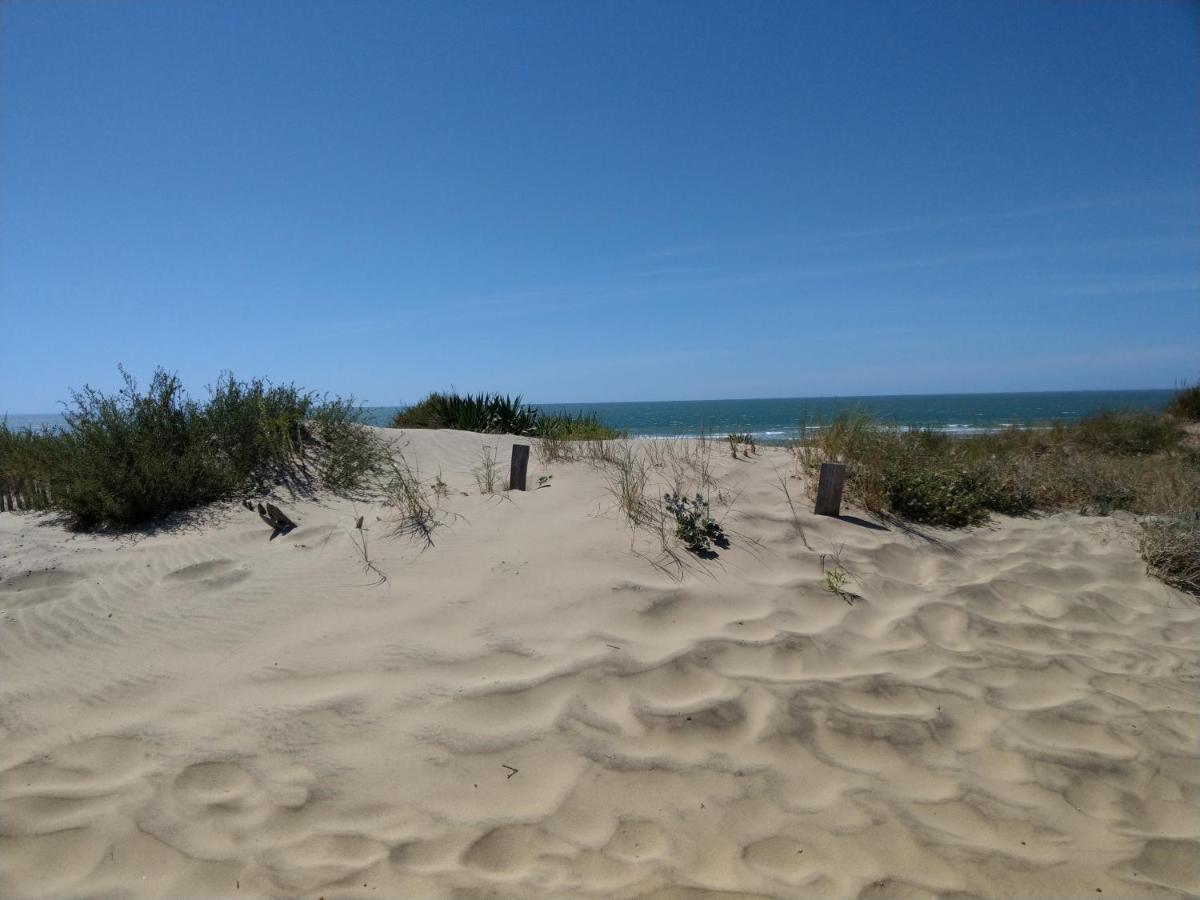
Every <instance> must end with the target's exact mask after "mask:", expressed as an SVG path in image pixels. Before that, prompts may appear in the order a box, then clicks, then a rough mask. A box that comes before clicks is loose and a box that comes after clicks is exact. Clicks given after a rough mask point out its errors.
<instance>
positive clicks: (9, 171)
mask: <svg viewBox="0 0 1200 900" xmlns="http://www.w3.org/2000/svg"><path fill="white" fill-rule="evenodd" d="M0 307H2V316H0V328H2V329H3V332H4V339H3V347H4V349H3V351H2V352H0V411H3V410H8V411H10V412H14V413H16V412H36V411H50V410H54V409H56V408H57V402H58V401H59V400H62V399H65V398H66V397H67V392H68V388H69V387H71V386H81V385H83V384H84V383H85V382H86V383H90V384H92V385H94V386H99V387H104V388H111V387H113V386H115V385H116V384H117V379H118V374H117V370H116V366H117V363H118V362H120V363H124V365H125V366H126V367H127V368H128V369H129V370H130V371H132V372H134V373H135V374H137V375H139V376H141V377H142V378H143V380H144V379H146V378H148V376H149V374H150V373H151V372H152V370H153V368H154V367H155V366H156V365H163V366H165V367H167V368H170V369H173V370H176V371H178V372H179V373H180V375H181V376H182V377H183V378H184V380H185V383H187V384H188V385H189V386H191V387H193V389H194V390H195V391H196V392H198V393H201V392H202V389H203V386H204V385H206V384H208V383H211V381H212V380H213V377H214V376H215V375H216V374H217V372H218V371H220V370H222V369H232V370H233V371H234V372H236V373H237V374H239V375H243V376H249V375H253V374H261V375H267V376H269V377H272V378H274V379H276V380H286V381H297V382H299V383H301V384H303V385H305V386H308V387H312V388H319V389H322V390H328V391H332V392H339V393H342V394H347V393H353V394H354V395H356V396H357V397H359V398H361V399H363V400H365V401H367V402H370V403H372V404H395V403H400V402H405V401H411V400H414V399H417V398H419V397H420V396H421V395H423V394H424V393H425V392H427V391H428V390H430V389H434V388H444V387H447V386H450V385H454V386H457V387H458V388H460V389H464V390H483V389H492V390H500V391H509V392H521V393H524V394H525V395H526V397H528V398H530V399H532V400H535V401H564V402H565V401H588V400H631V399H696V398H716V397H747V396H806V395H807V396H814V395H829V394H838V395H851V394H881V393H913V392H951V391H992V390H995V391H1006V390H1039V389H1087V388H1098V389H1103V388H1122V387H1128V388H1135V387H1169V386H1171V385H1172V384H1173V383H1174V382H1176V381H1177V380H1179V379H1182V378H1193V377H1195V376H1196V375H1197V374H1198V373H1200V5H1198V4H1194V3H1184V2H1178V3H1172V2H1168V3H1155V2H1149V3H1126V2H1116V3H1103V2H1063V3H1055V2H1048V0H1038V2H1028V3H1024V2H1019V0H1004V2H996V3H988V2H970V3H962V2H945V3H874V2H871V3H865V2H864V3H856V2H828V3H820V4H818V3H802V2H799V0H789V2H784V3H768V2H755V3H743V2H728V3H692V2H688V3H682V2H681V3H669V2H649V0H641V2H635V3H616V2H609V0H605V2H590V3H583V2H576V3H559V2H545V3H534V4H523V3H494V2H487V3H454V2H448V0H440V2H436V3H429V4H416V3H392V2H358V0H330V2H322V3H311V2H297V0H286V2H264V0H237V2H233V3H217V2H209V0H194V2H176V0H108V2H84V0H76V2H72V0H55V2H32V0H5V2H3V3H0Z"/></svg>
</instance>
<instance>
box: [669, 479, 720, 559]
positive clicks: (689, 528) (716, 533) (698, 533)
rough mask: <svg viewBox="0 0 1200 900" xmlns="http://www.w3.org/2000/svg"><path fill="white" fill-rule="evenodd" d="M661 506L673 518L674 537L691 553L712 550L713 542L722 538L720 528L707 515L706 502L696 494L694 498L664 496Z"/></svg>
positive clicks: (674, 495) (672, 495) (675, 495)
mask: <svg viewBox="0 0 1200 900" xmlns="http://www.w3.org/2000/svg"><path fill="white" fill-rule="evenodd" d="M663 505H664V506H665V507H666V508H667V512H669V513H670V514H671V515H672V516H674V517H675V536H676V537H678V538H679V539H680V540H681V541H682V542H683V545H684V546H685V547H687V549H689V550H691V551H692V552H693V553H704V552H708V551H710V550H712V545H713V542H714V541H719V540H721V539H722V538H723V537H724V533H723V532H722V530H721V526H720V525H719V524H718V523H717V521H716V520H715V519H713V517H712V516H711V515H710V514H709V511H708V501H707V500H705V499H704V496H703V495H702V494H700V493H697V494H696V496H695V497H694V498H690V499H689V498H688V497H683V496H680V495H679V494H664V495H663Z"/></svg>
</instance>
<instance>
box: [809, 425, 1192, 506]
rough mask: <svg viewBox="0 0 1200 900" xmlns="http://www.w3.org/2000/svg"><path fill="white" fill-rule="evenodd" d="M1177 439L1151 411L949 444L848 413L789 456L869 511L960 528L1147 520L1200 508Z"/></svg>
mask: <svg viewBox="0 0 1200 900" xmlns="http://www.w3.org/2000/svg"><path fill="white" fill-rule="evenodd" d="M1183 436H1184V432H1183V430H1182V428H1181V426H1180V425H1179V423H1178V422H1177V421H1175V420H1173V419H1171V418H1169V417H1166V416H1155V415H1151V414H1133V415H1129V414H1111V413H1110V414H1101V415H1098V416H1093V417H1090V418H1088V419H1085V420H1084V421H1082V422H1080V423H1078V424H1074V425H1066V424H1056V425H1054V426H1052V427H1050V428H1044V429H1019V428H1010V429H1006V430H1004V431H1000V432H996V433H992V434H980V435H970V436H965V437H950V436H948V435H945V434H940V433H935V432H928V431H904V430H901V429H898V428H892V427H888V426H885V425H881V424H879V423H877V422H875V421H873V420H872V419H871V418H870V417H869V416H867V415H864V414H860V413H853V414H849V415H845V416H842V417H841V418H839V419H837V420H835V421H834V422H833V423H831V424H830V425H829V427H828V428H825V429H823V430H822V431H820V432H818V433H816V435H815V436H812V437H810V438H809V439H808V440H807V441H806V442H804V443H802V444H800V445H798V446H796V448H795V450H796V452H797V454H798V457H799V459H800V461H801V462H802V463H803V464H804V465H806V466H807V467H808V469H809V471H810V472H812V473H814V474H815V472H816V469H817V467H818V465H819V463H820V462H822V461H826V460H830V461H840V462H842V463H844V464H845V466H846V490H847V493H848V496H850V497H852V498H853V499H854V500H856V501H857V502H859V503H861V504H862V505H863V506H865V507H866V508H867V509H870V510H872V511H875V512H880V513H893V514H895V515H898V516H901V517H903V518H906V519H909V520H910V521H913V522H922V523H927V524H932V525H943V526H948V527H958V526H963V525H971V524H978V523H980V522H982V521H984V520H985V519H986V518H987V517H988V515H989V514H991V513H1003V514H1007V515H1027V514H1029V513H1032V512H1036V511H1050V510H1057V509H1069V508H1075V509H1078V510H1081V511H1085V512H1089V513H1095V514H1101V515H1107V514H1108V513H1111V512H1112V511H1113V510H1116V509H1126V510H1130V511H1132V512H1136V513H1141V514H1153V513H1162V512H1167V511H1171V510H1174V509H1177V508H1179V506H1180V504H1184V505H1188V504H1192V505H1194V504H1196V503H1200V464H1198V463H1197V461H1196V457H1197V454H1196V453H1195V451H1194V450H1193V449H1192V448H1189V447H1188V446H1186V445H1185V444H1184V443H1183Z"/></svg>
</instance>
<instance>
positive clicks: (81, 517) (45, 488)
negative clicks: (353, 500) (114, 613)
mask: <svg viewBox="0 0 1200 900" xmlns="http://www.w3.org/2000/svg"><path fill="white" fill-rule="evenodd" d="M121 374H122V377H123V379H124V386H123V387H122V388H121V389H120V390H118V391H116V392H115V393H112V394H106V393H104V392H102V391H99V390H96V389H94V388H91V387H84V388H83V390H81V391H77V392H74V393H73V394H72V403H71V405H70V407H69V408H68V410H67V411H66V413H65V414H64V418H65V419H66V423H67V424H66V429H65V430H62V431H42V432H32V431H25V432H14V431H11V430H10V429H8V427H7V425H4V426H2V427H0V472H3V473H4V474H5V475H6V477H10V478H14V479H19V480H26V481H29V482H34V483H37V484H39V485H41V488H40V489H39V492H38V493H37V496H39V497H40V498H43V500H44V504H45V505H46V506H48V507H51V508H56V509H61V510H63V511H64V512H67V513H69V514H70V515H71V516H73V517H74V519H75V520H76V522H77V523H78V524H79V525H80V526H84V527H87V526H93V525H98V524H105V525H116V526H128V525H134V524H137V523H140V522H145V521H147V520H150V519H153V518H156V517H159V516H162V515H165V514H167V513H171V512H176V511H179V510H184V509H189V508H192V507H195V506H199V505H201V504H204V503H207V502H210V501H212V500H217V499H220V498H224V497H229V496H231V495H233V494H234V493H236V492H238V491H240V490H243V489H246V488H252V487H255V486H260V485H264V484H265V483H267V482H269V481H272V480H278V479H294V480H299V481H304V482H307V481H308V480H309V471H308V467H307V462H308V459H310V458H311V459H313V461H314V462H315V465H316V469H317V472H318V475H319V477H320V478H321V479H322V481H323V483H325V484H326V486H328V487H330V488H331V489H333V490H347V489H351V488H354V487H357V486H359V485H361V484H363V483H365V482H366V480H367V479H368V477H369V476H370V475H371V473H372V472H373V471H374V469H375V468H376V467H377V466H378V464H379V462H380V460H381V459H382V456H383V451H382V449H381V448H380V445H379V442H378V440H377V438H375V436H374V433H373V432H371V431H369V429H366V428H365V427H363V426H361V425H359V424H358V423H357V420H356V415H355V412H354V410H353V406H352V403H351V402H350V401H342V400H332V401H329V400H320V399H318V398H317V397H316V396H315V395H313V394H310V393H307V392H304V391H301V390H299V389H297V388H296V387H295V386H293V385H273V384H271V383H269V382H267V381H265V380H263V379H254V380H251V381H246V382H242V381H238V380H236V379H235V378H234V377H233V376H232V375H228V374H225V375H222V376H221V378H220V379H219V380H218V381H217V383H216V385H215V386H214V387H212V388H210V389H209V396H208V399H207V400H206V401H205V402H200V401H197V400H194V399H192V398H191V397H190V396H188V394H187V393H186V392H185V391H184V389H183V385H182V383H181V382H180V380H179V378H178V377H177V376H176V375H173V374H171V373H168V372H166V371H165V370H162V369H159V370H157V371H156V372H155V373H154V377H153V378H152V379H151V381H150V383H149V385H148V386H147V387H146V389H145V390H144V391H142V390H140V389H139V388H138V385H137V383H136V382H135V381H134V379H133V378H132V376H130V375H129V374H128V373H127V372H125V371H124V370H121Z"/></svg>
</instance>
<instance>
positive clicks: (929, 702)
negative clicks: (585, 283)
mask: <svg viewBox="0 0 1200 900" xmlns="http://www.w3.org/2000/svg"><path fill="white" fill-rule="evenodd" d="M392 436H393V437H395V436H397V433H392ZM401 440H403V441H405V442H407V447H406V451H405V452H406V454H407V456H408V458H409V459H410V461H413V462H415V463H417V464H418V465H419V466H420V469H421V471H422V474H423V475H425V476H427V477H430V478H432V477H433V476H434V475H435V474H437V472H438V470H439V468H440V470H441V474H442V477H443V478H444V480H445V481H446V483H447V484H448V485H449V487H450V489H451V491H450V495H449V496H448V497H447V498H446V499H445V500H444V501H443V506H444V508H445V510H446V511H447V514H448V515H449V517H450V520H449V521H448V522H447V524H446V526H445V527H444V528H442V529H440V530H439V531H438V532H437V533H436V534H435V536H434V540H435V542H436V543H435V546H433V547H430V548H425V549H422V547H421V546H420V545H419V544H418V543H417V542H415V541H413V540H411V539H409V538H403V537H389V535H388V532H389V530H390V525H389V520H390V519H391V518H392V516H393V513H392V511H390V510H389V509H387V508H385V507H383V506H381V505H380V504H378V503H372V502H365V501H360V502H357V503H352V502H351V501H349V500H337V499H332V498H330V497H327V496H324V495H321V496H318V497H317V498H315V499H305V500H302V501H297V502H290V501H288V500H287V498H286V496H284V497H283V498H282V500H280V505H281V506H282V507H283V508H284V509H285V510H286V511H287V512H288V513H289V514H290V515H291V516H292V517H293V518H294V519H295V520H296V521H297V522H298V523H299V528H298V529H297V530H295V531H294V532H292V533H290V534H287V535H283V536H280V537H277V538H276V539H274V540H269V539H268V538H269V530H268V529H267V527H266V526H265V525H264V524H263V522H262V521H261V520H260V519H259V517H258V515H257V514H256V513H252V512H249V511H247V510H245V509H243V508H242V507H241V506H240V505H237V504H232V503H231V504H225V505H221V506H217V507H213V508H211V509H208V510H205V511H203V512H202V513H201V514H198V515H195V516H189V517H184V518H183V519H182V520H181V521H179V522H177V523H175V524H174V525H173V526H172V527H168V528H162V529H159V530H157V531H153V530H152V531H150V532H147V533H141V534H137V535H130V536H124V537H118V538H114V537H105V536H95V535H76V534H72V533H71V532H69V531H67V530H66V529H65V528H63V527H62V525H61V524H60V523H57V522H55V521H54V519H53V518H51V517H47V516H38V515H27V514H18V515H10V514H5V515H0V667H2V670H0V675H2V681H0V896H3V897H6V898H15V897H238V898H252V897H311V898H317V897H325V898H329V900H332V898H335V897H337V898H350V897H474V896H487V897H575V896H601V897H634V896H650V897H716V896H736V897H747V896H766V897H904V898H908V897H913V898H916V897H933V896H941V897H956V896H986V897H999V896H1005V897H1085V896H1087V897H1093V896H1097V895H1098V894H1101V893H1102V894H1104V895H1106V896H1115V897H1173V896H1181V895H1189V894H1194V893H1196V892H1197V891H1200V872H1198V868H1197V867H1198V865H1200V812H1198V810H1200V804H1198V801H1200V765H1198V759H1197V755H1198V746H1200V740H1198V739H1200V702H1198V699H1200V698H1198V684H1197V651H1200V629H1198V627H1197V625H1198V620H1200V608H1198V607H1197V604H1196V602H1195V601H1194V600H1193V599H1191V598H1188V597H1187V596H1185V595H1184V594H1181V593H1179V592H1178V591H1175V590H1173V589H1171V588H1168V587H1166V586H1164V585H1162V584H1160V583H1158V582H1156V581H1154V580H1153V579H1151V578H1149V577H1147V575H1146V574H1145V573H1144V569H1143V566H1142V564H1141V562H1140V561H1139V559H1138V556H1137V552H1136V546H1135V537H1134V534H1135V531H1134V528H1133V526H1132V522H1131V521H1130V520H1128V519H1125V518H1119V517H1118V518H1099V517H1097V518H1087V517H1081V516H1078V515H1074V514H1070V515H1065V514H1064V515H1054V516H1049V517H1045V518H1041V519H1003V518H1002V519H999V520H998V521H996V522H995V523H994V524H993V525H991V526H989V527H985V528H978V529H974V530H967V531H959V532H941V531H926V532H909V531H905V530H901V529H897V528H895V527H888V528H883V527H878V526H877V525H873V523H871V522H870V521H869V519H868V517H867V516H866V515H865V514H863V513H861V512H857V513H856V512H855V511H854V510H848V512H849V513H851V514H853V516H856V517H857V518H845V519H841V520H838V519H831V518H817V517H815V516H812V515H809V514H807V513H802V514H801V516H800V524H801V525H802V526H803V527H804V528H805V533H806V537H807V541H808V543H809V545H810V547H811V549H809V548H806V547H805V546H804V543H803V542H802V541H801V539H800V537H799V535H798V532H797V529H796V526H795V522H794V521H793V517H792V514H791V511H790V509H789V507H788V504H787V502H786V500H785V498H784V496H783V492H782V491H781V490H780V489H779V485H778V481H777V476H776V472H777V471H784V472H786V471H787V470H788V459H789V458H788V456H787V455H786V453H785V452H784V451H782V450H763V451H761V453H760V456H759V457H758V458H757V459H751V460H738V461H736V462H735V461H734V460H732V459H730V458H729V455H728V451H727V449H725V448H723V447H721V446H717V447H716V448H715V449H714V456H713V464H714V469H715V471H716V473H717V474H718V475H719V476H720V479H721V485H722V493H723V496H724V497H725V498H726V499H727V500H732V507H731V510H730V511H729V513H728V514H727V516H726V519H725V523H726V525H727V526H728V528H729V530H730V531H731V533H732V534H731V546H730V547H729V548H728V549H725V550H721V551H720V554H719V556H718V557H717V558H716V559H711V560H695V559H693V560H692V561H691V562H690V563H689V564H688V566H687V568H686V570H685V571H684V572H683V573H682V575H681V576H680V575H678V573H676V572H675V571H674V570H672V569H671V567H670V566H669V565H666V566H664V565H662V562H663V560H662V559H660V556H661V553H660V552H658V551H661V546H659V547H658V551H656V547H655V541H654V539H653V538H652V537H650V536H647V535H644V534H643V535H633V534H632V533H631V532H630V530H629V528H628V527H627V526H626V525H625V524H624V523H623V521H622V519H621V517H620V516H619V515H618V514H617V513H616V511H615V510H614V508H613V504H612V500H611V498H610V497H609V495H608V494H607V492H606V490H605V477H604V475H603V473H602V472H600V471H597V470H596V469H594V468H592V467H591V466H589V465H587V464H586V463H556V464H554V465H551V466H549V467H547V466H543V465H541V464H540V463H539V462H538V461H537V459H536V458H535V459H534V460H532V461H531V469H530V480H531V482H533V483H536V479H537V476H539V475H542V474H552V475H553V479H552V480H551V481H550V485H551V486H549V487H545V488H542V489H539V490H531V491H529V492H527V493H523V494H519V493H515V494H513V495H512V496H509V497H507V498H502V497H496V496H490V497H489V496H483V495H481V494H480V493H479V491H478V489H477V488H476V486H475V484H474V482H473V480H472V477H471V475H470V470H471V468H472V467H473V466H475V465H477V463H478V457H479V451H480V447H481V446H482V445H483V443H485V441H486V442H487V443H490V444H496V445H498V446H499V453H500V457H501V459H504V460H507V454H508V448H509V446H510V445H511V443H512V441H511V439H507V438H501V439H491V440H489V439H485V438H483V437H480V436H478V435H471V434H464V433H457V432H425V433H420V432H413V433H409V434H407V435H404V436H403V437H402V438H401ZM657 474H662V472H661V471H657ZM790 486H791V490H792V493H793V495H794V497H795V498H796V499H797V501H798V502H799V504H800V505H801V506H803V507H804V508H805V509H811V502H810V501H807V500H804V499H802V489H801V485H800V483H799V482H798V481H796V480H792V481H791V482H790ZM464 492H465V495H464ZM358 515H363V516H364V518H365V524H366V526H367V538H368V549H369V554H370V556H371V558H372V559H373V561H374V562H375V564H376V565H377V567H378V568H379V570H380V571H382V572H383V573H385V574H386V575H387V577H388V581H387V583H385V584H378V585H376V586H371V583H372V581H373V580H375V576H374V575H373V574H372V573H369V572H365V571H364V569H363V567H362V564H361V563H362V560H361V558H360V557H359V556H358V555H357V551H356V550H355V547H354V545H353V543H352V535H353V533H354V527H353V526H354V520H355V518H356V517H357V516H358ZM821 554H826V559H825V565H826V566H830V565H833V564H834V563H833V562H832V559H833V556H835V555H836V556H837V557H838V558H839V559H840V560H841V564H842V566H843V567H844V568H845V569H846V570H848V571H849V572H851V573H852V574H853V576H854V577H852V578H851V579H850V580H849V581H848V582H847V585H846V589H847V591H848V592H850V594H851V595H850V596H846V597H843V596H839V595H836V594H833V593H830V592H829V591H828V590H826V589H825V587H824V583H823V579H822V570H821V566H822V563H821V556H820V555H821Z"/></svg>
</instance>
